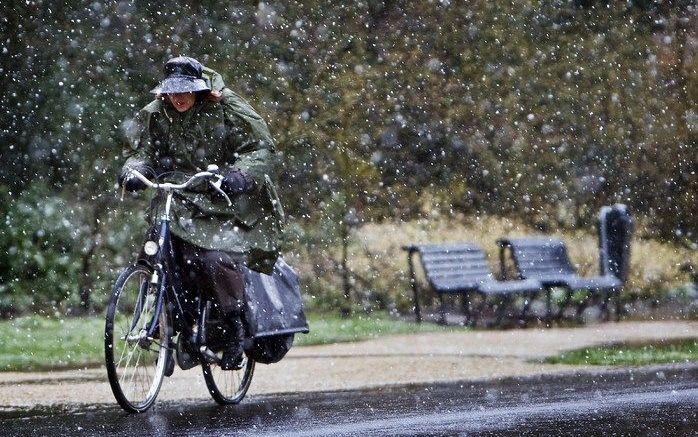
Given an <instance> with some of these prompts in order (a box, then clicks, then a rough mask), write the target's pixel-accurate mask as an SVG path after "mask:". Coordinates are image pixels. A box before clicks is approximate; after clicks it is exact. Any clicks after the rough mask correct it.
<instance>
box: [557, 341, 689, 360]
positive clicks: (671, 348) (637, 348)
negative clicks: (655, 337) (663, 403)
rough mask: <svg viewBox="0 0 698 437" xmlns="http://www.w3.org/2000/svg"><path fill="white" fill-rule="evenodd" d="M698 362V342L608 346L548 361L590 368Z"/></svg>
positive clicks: (560, 356) (562, 355)
mask: <svg viewBox="0 0 698 437" xmlns="http://www.w3.org/2000/svg"><path fill="white" fill-rule="evenodd" d="M692 361H694V362H695V361H698V340H697V339H687V340H678V341H671V342H660V343H648V344H635V345H623V344H619V345H609V346H598V347H590V348H584V349H578V350H574V351H570V352H564V353H562V354H560V355H557V356H553V357H548V358H546V360H545V362H547V363H550V364H576V365H580V364H590V365H597V366H646V365H648V364H680V363H688V362H692Z"/></svg>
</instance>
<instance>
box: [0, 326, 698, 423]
mask: <svg viewBox="0 0 698 437" xmlns="http://www.w3.org/2000/svg"><path fill="white" fill-rule="evenodd" d="M697 336H698V321H660V322H651V321H650V322H647V321H643V322H633V321H628V322H621V323H603V324H590V325H587V326H584V327H575V328H553V329H515V330H507V331H478V330H476V331H470V332H457V333H455V332H454V333H429V334H412V335H400V336H390V337H381V338H378V339H374V340H369V341H362V342H358V343H342V344H332V345H324V346H306V347H298V348H294V349H292V350H291V352H289V354H288V355H287V357H286V358H284V360H283V361H281V362H280V363H277V364H272V365H258V366H257V368H256V370H255V375H254V379H253V381H252V386H251V388H250V391H249V396H254V395H259V394H270V393H289V392H302V391H324V390H351V389H359V388H369V387H377V386H384V385H394V384H409V383H429V382H437V381H474V380H486V379H498V378H504V377H512V376H532V375H540V374H552V373H564V372H573V371H575V370H579V369H584V368H585V367H583V366H568V365H551V364H544V363H542V359H543V358H544V357H546V356H549V355H554V354H557V353H559V352H562V351H565V350H570V349H577V348H580V347H585V346H591V345H600V344H606V343H615V342H627V341H633V342H635V341H646V340H660V339H678V338H688V337H697ZM596 368H598V367H596ZM208 396H209V395H208V392H207V390H206V385H205V383H204V380H203V377H202V376H201V371H200V370H199V368H194V369H191V370H188V371H182V370H180V369H177V370H176V371H175V373H174V375H173V376H172V377H171V378H168V379H166V380H165V382H164V383H163V386H162V389H161V391H160V395H159V397H158V399H159V400H184V399H199V400H204V399H207V398H208ZM98 404H111V405H114V404H115V401H114V398H113V396H112V393H111V390H110V389H109V384H108V382H107V377H106V371H105V369H104V368H92V369H82V370H69V371H57V372H38V373H19V372H5V373H0V410H5V411H7V410H13V409H16V408H35V407H44V406H45V407H49V406H57V405H64V406H79V405H83V406H87V405H98Z"/></svg>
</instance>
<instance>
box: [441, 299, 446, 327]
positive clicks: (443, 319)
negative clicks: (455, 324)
mask: <svg viewBox="0 0 698 437" xmlns="http://www.w3.org/2000/svg"><path fill="white" fill-rule="evenodd" d="M439 300H440V301H441V305H440V312H441V320H439V324H441V325H445V324H446V302H445V301H444V295H443V293H440V294H439Z"/></svg>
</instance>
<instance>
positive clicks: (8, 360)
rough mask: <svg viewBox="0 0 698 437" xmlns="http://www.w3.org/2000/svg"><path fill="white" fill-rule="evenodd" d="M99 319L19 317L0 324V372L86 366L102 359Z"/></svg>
mask: <svg viewBox="0 0 698 437" xmlns="http://www.w3.org/2000/svg"><path fill="white" fill-rule="evenodd" d="M103 338H104V319H103V318H101V317H99V318H98V317H84V318H65V319H49V318H46V317H41V316H29V317H22V318H19V319H14V320H4V321H2V322H0V370H2V371H8V370H15V371H29V370H47V369H62V368H75V367H82V366H89V365H94V364H97V363H100V362H101V361H102V355H103Z"/></svg>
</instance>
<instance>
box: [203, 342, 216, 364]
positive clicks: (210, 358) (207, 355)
mask: <svg viewBox="0 0 698 437" xmlns="http://www.w3.org/2000/svg"><path fill="white" fill-rule="evenodd" d="M199 352H200V353H201V356H202V357H203V358H204V360H206V362H207V363H209V364H220V362H221V359H220V358H218V356H217V355H216V354H215V353H213V351H212V350H211V349H209V348H207V347H206V346H201V347H200V348H199Z"/></svg>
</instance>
